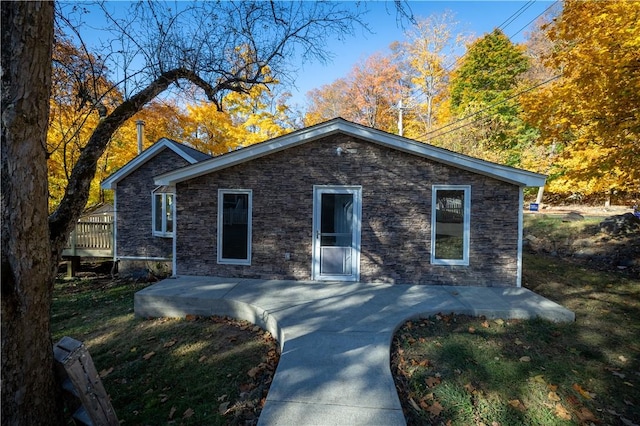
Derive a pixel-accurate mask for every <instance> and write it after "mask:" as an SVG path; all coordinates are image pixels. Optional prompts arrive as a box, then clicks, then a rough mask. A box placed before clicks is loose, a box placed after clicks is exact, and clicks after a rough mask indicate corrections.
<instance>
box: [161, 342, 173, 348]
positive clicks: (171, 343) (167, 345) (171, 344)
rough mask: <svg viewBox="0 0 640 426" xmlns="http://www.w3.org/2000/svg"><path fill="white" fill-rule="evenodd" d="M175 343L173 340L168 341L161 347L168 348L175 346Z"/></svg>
mask: <svg viewBox="0 0 640 426" xmlns="http://www.w3.org/2000/svg"><path fill="white" fill-rule="evenodd" d="M175 344H176V341H175V340H170V341H168V342H167V343H165V344H164V345H162V347H163V348H170V347H171V346H173V345H175Z"/></svg>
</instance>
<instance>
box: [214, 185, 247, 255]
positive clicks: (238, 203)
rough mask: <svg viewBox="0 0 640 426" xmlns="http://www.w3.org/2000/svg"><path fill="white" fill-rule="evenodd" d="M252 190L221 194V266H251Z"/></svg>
mask: <svg viewBox="0 0 640 426" xmlns="http://www.w3.org/2000/svg"><path fill="white" fill-rule="evenodd" d="M251 214H252V191H251V190H250V189H219V190H218V263H226V264H234V265H250V264H251Z"/></svg>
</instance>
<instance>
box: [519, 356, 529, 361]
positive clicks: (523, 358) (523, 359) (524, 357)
mask: <svg viewBox="0 0 640 426" xmlns="http://www.w3.org/2000/svg"><path fill="white" fill-rule="evenodd" d="M520 362H531V357H529V356H522V357H520Z"/></svg>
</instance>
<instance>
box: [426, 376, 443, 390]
mask: <svg viewBox="0 0 640 426" xmlns="http://www.w3.org/2000/svg"><path fill="white" fill-rule="evenodd" d="M440 381H441V380H440V378H438V377H427V380H426V382H427V386H429V387H430V388H432V387H434V386H435V385H437V384H440Z"/></svg>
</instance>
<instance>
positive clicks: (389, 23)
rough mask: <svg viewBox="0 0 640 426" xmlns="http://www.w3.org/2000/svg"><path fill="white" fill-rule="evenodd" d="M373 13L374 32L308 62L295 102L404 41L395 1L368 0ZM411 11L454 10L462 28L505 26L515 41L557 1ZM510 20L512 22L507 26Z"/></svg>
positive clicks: (457, 4) (443, 5)
mask: <svg viewBox="0 0 640 426" xmlns="http://www.w3.org/2000/svg"><path fill="white" fill-rule="evenodd" d="M367 3H368V4H367V6H368V8H369V10H370V12H369V13H368V14H367V15H366V17H365V21H367V22H368V23H369V26H370V28H371V30H372V31H373V34H369V33H365V32H362V31H358V33H357V34H356V36H355V37H350V38H347V39H346V40H345V41H344V42H342V41H337V40H336V41H334V42H332V43H330V44H329V45H328V46H327V47H328V49H329V50H330V51H331V52H332V53H333V55H334V58H333V60H332V61H331V62H330V63H328V64H326V65H321V64H307V65H305V66H304V68H303V69H302V70H301V73H300V75H299V76H298V77H297V79H296V86H297V90H295V89H294V90H293V102H297V103H299V104H300V105H304V103H305V100H306V98H305V95H306V93H307V92H308V91H309V90H312V89H314V88H318V87H320V86H322V85H324V84H329V83H331V82H333V81H335V80H336V79H338V78H341V77H344V76H346V75H347V74H348V73H349V71H350V70H351V68H352V66H353V65H354V64H355V63H357V62H359V61H360V60H363V59H364V58H366V57H367V56H370V55H371V54H373V53H375V52H383V53H386V52H388V47H389V45H390V44H391V43H392V42H394V41H402V40H404V32H405V31H406V29H407V28H406V26H405V28H400V27H399V26H398V25H397V24H396V15H395V9H394V6H393V2H391V1H375V2H374V1H371V2H367ZM407 3H408V5H409V6H410V7H411V11H412V12H413V14H414V15H415V16H416V17H418V18H420V17H421V18H426V17H428V16H430V15H433V14H442V13H443V12H445V11H451V12H453V13H454V15H455V20H456V21H458V22H459V24H460V29H461V30H465V31H466V32H469V33H473V34H475V36H477V37H480V36H482V35H483V34H485V33H488V32H491V31H493V29H494V28H497V27H501V26H502V27H503V31H504V33H505V34H506V35H507V36H509V37H510V38H511V40H512V41H513V42H515V43H518V42H521V41H523V40H524V36H525V33H526V31H527V28H525V27H528V26H529V23H530V22H531V21H533V20H535V19H536V18H537V17H538V16H539V15H540V14H542V13H543V12H544V11H545V10H546V9H547V8H548V7H549V6H551V5H552V4H553V3H554V2H553V1H541V0H536V1H478V0H476V1H471V0H468V1H433V0H432V1H409V2H407ZM505 23H508V25H506V26H505V25H504V24H505Z"/></svg>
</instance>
